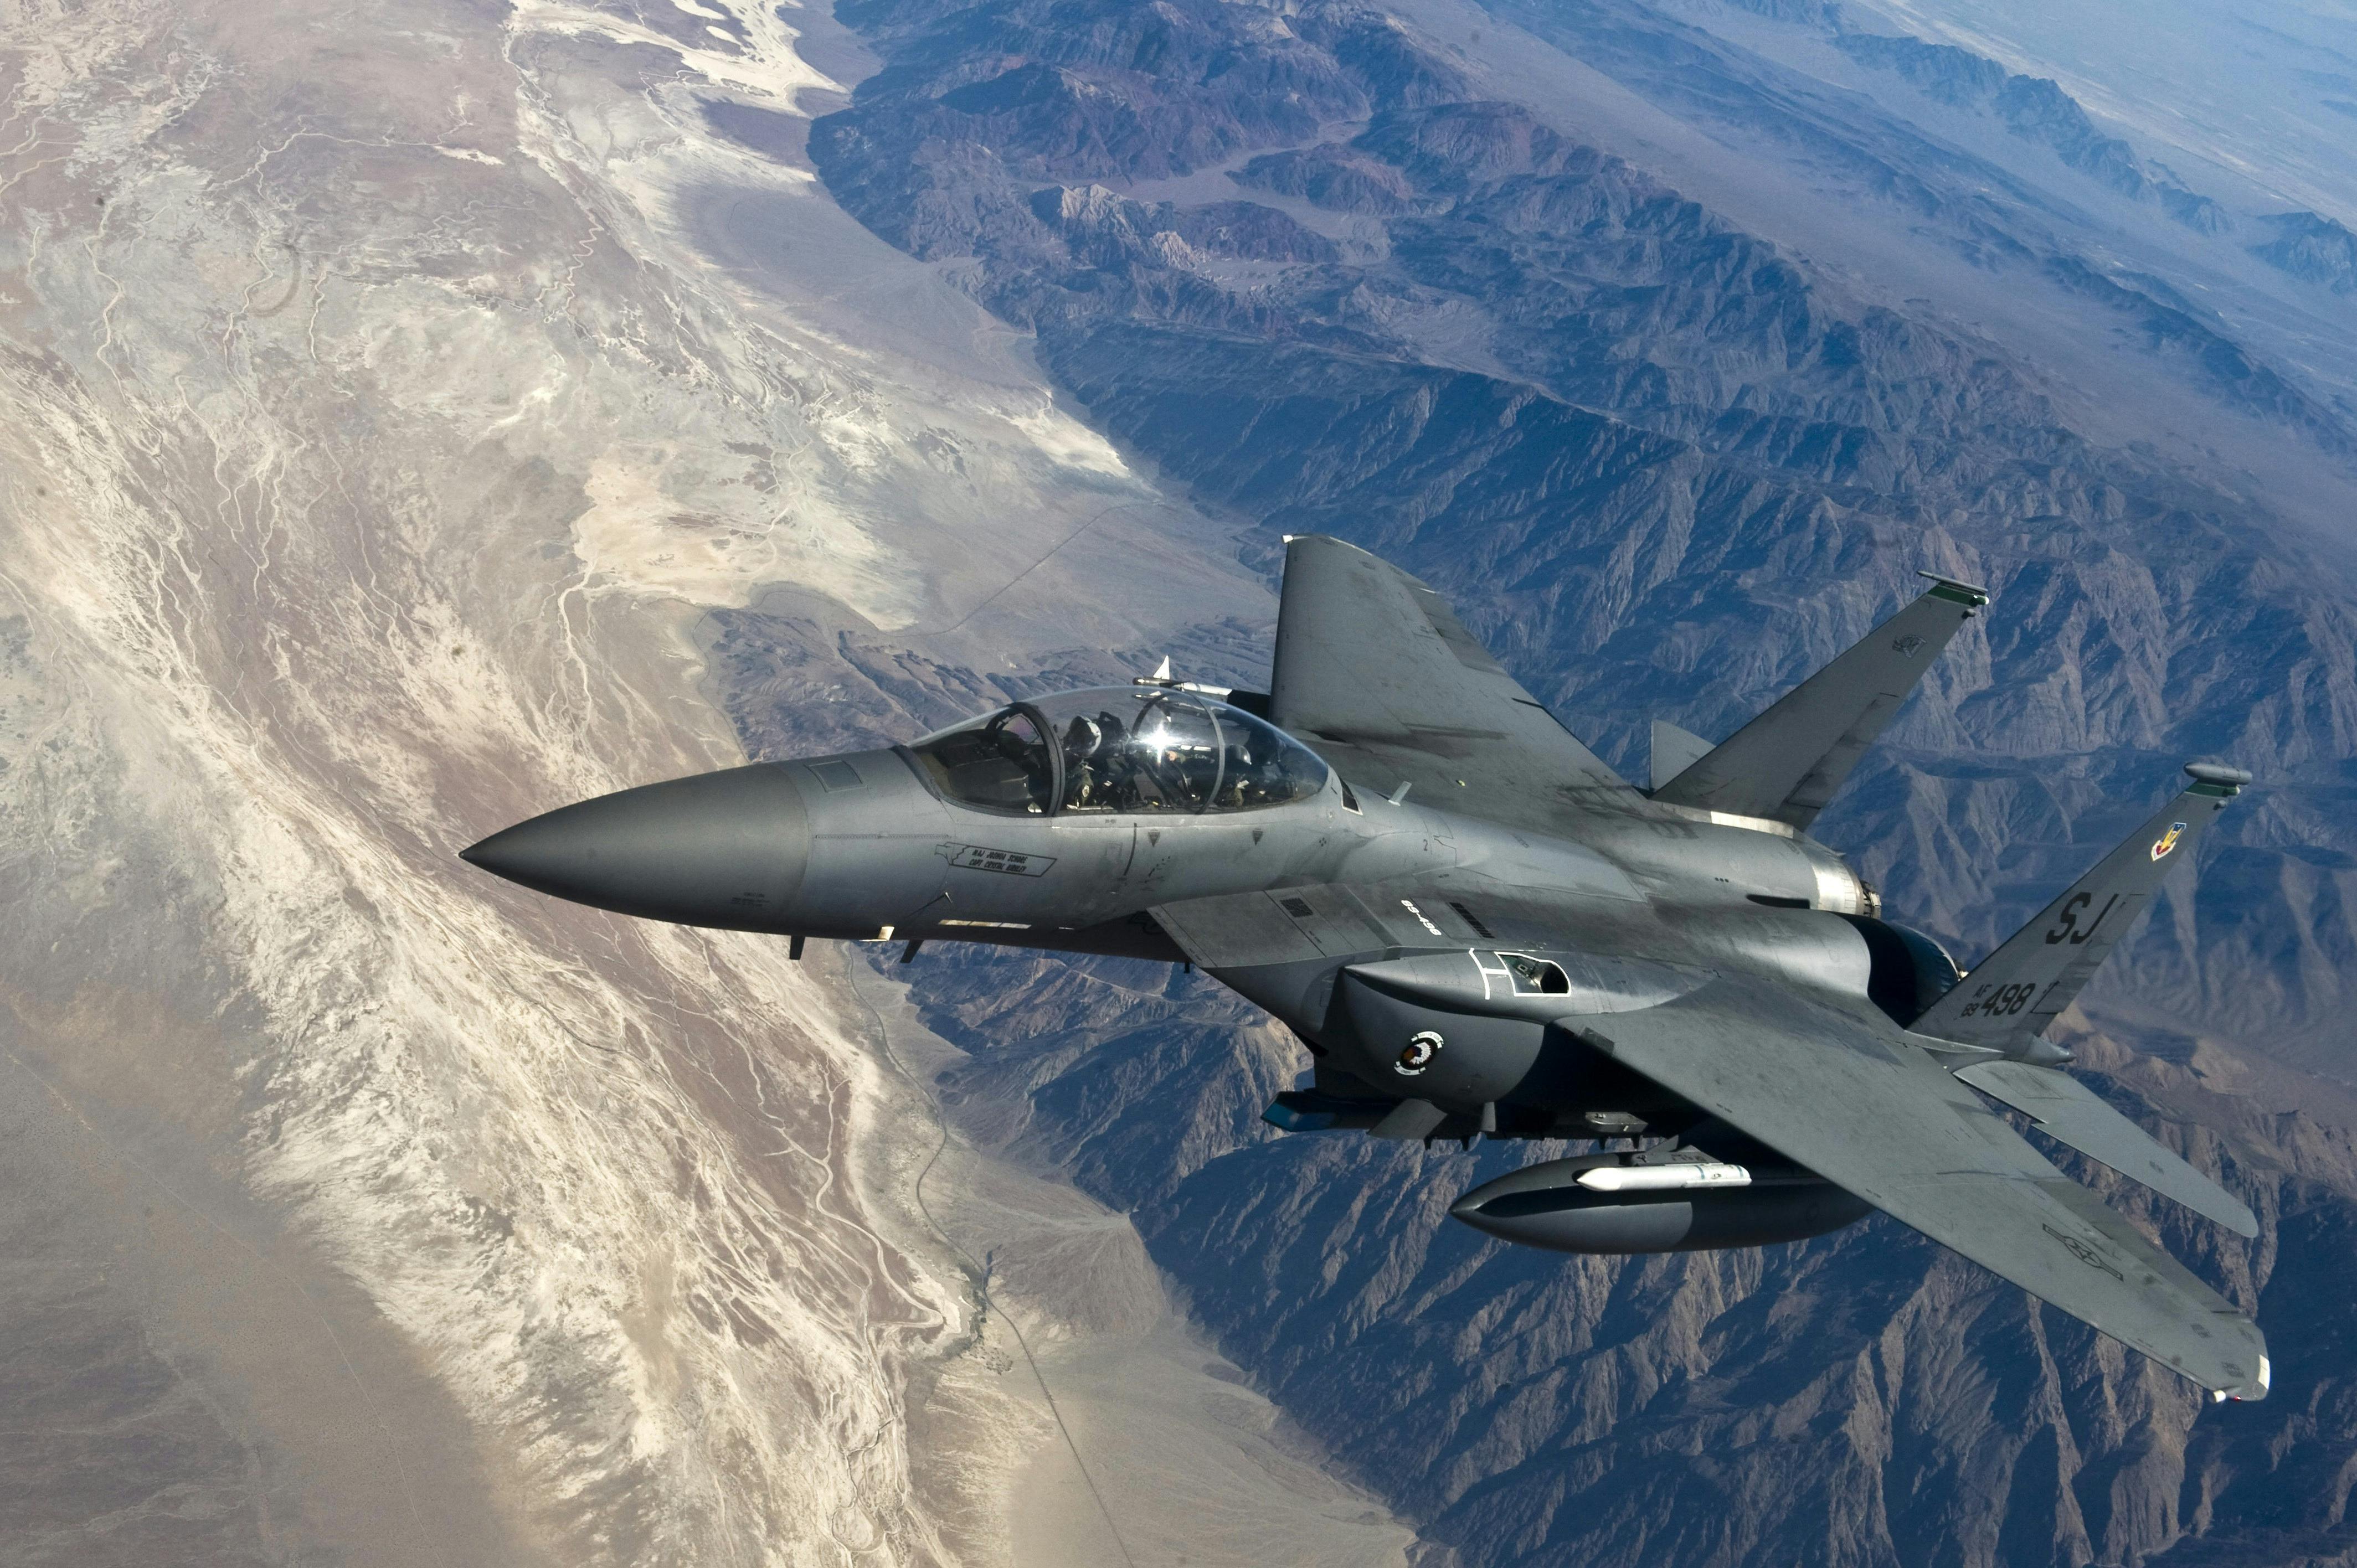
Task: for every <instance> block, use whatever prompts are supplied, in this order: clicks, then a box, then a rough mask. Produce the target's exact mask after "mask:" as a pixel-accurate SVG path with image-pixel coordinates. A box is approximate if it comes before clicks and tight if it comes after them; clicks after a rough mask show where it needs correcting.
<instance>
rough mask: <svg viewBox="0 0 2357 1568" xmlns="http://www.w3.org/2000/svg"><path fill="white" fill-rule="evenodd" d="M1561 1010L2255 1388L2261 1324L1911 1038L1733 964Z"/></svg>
mask: <svg viewBox="0 0 2357 1568" xmlns="http://www.w3.org/2000/svg"><path fill="white" fill-rule="evenodd" d="M1566 1022H1567V1023H1574V1024H1577V1025H1579V1026H1581V1027H1582V1028H1583V1029H1584V1030H1585V1032H1586V1034H1587V1038H1588V1039H1589V1040H1590V1041H1591V1042H1592V1043H1593V1044H1594V1045H1596V1047H1598V1049H1600V1050H1602V1051H1604V1052H1605V1053H1607V1054H1608V1055H1609V1056H1611V1057H1613V1058H1615V1059H1616V1060H1618V1061H1620V1062H1621V1063H1622V1064H1624V1065H1625V1066H1627V1067H1629V1068H1631V1069H1634V1070H1636V1071H1637V1072H1640V1073H1641V1074H1643V1075H1644V1076H1645V1077H1647V1078H1650V1079H1653V1080H1654V1081H1655V1082H1657V1083H1660V1084H1662V1085H1663V1087H1665V1088H1667V1089H1670V1090H1674V1091H1675V1092H1676V1093H1678V1094H1680V1095H1682V1096H1684V1098H1685V1099H1687V1100H1689V1101H1693V1102H1694V1103H1695V1104H1696V1105H1698V1106H1700V1107H1702V1108H1703V1109H1704V1110H1706V1111H1707V1112H1711V1113H1712V1114H1713V1115H1715V1116H1717V1117H1719V1118H1720V1119H1721V1120H1723V1121H1725V1122H1728V1123H1729V1124H1731V1125H1733V1126H1735V1127H1737V1128H1738V1129H1739V1130H1741V1131H1742V1132H1744V1133H1749V1135H1750V1136H1752V1137H1754V1138H1757V1139H1758V1140H1759V1141H1760V1142H1761V1143H1763V1144H1767V1145H1768V1146H1769V1147H1770V1148H1771V1149H1774V1150H1775V1151H1776V1152H1777V1153H1779V1154H1781V1155H1785V1156H1786V1157H1787V1158H1789V1159H1792V1160H1793V1161H1795V1162H1797V1163H1799V1164H1800V1165H1805V1166H1807V1167H1808V1168H1809V1169H1811V1170H1813V1171H1815V1172H1817V1173H1818V1174H1819V1175H1820V1176H1824V1178H1825V1179H1826V1180H1828V1181H1831V1182H1833V1183H1834V1184H1835V1186H1837V1187H1844V1188H1846V1189H1847V1190H1848V1191H1850V1192H1854V1193H1856V1194H1857V1196H1858V1197H1863V1198H1865V1199H1866V1200H1867V1202H1868V1203H1871V1204H1873V1205H1874V1206H1875V1207H1876V1208H1879V1209H1881V1210H1882V1211H1883V1212H1885V1213H1887V1214H1889V1215H1890V1216H1891V1217H1892V1218H1893V1219H1898V1220H1900V1221H1901V1222H1902V1223H1904V1224H1906V1225H1909V1226H1911V1227H1912V1228H1914V1229H1915V1230H1920V1231H1921V1232H1922V1233H1923V1234H1924V1235H1926V1236H1929V1237H1930V1238H1932V1240H1935V1241H1938V1242H1940V1243H1941V1244H1942V1245H1943V1246H1946V1247H1950V1248H1953V1250H1954V1251H1958V1252H1961V1253H1963V1254H1964V1256H1965V1257H1967V1258H1970V1259H1971V1260H1972V1261H1973V1262H1976V1263H1978V1264H1980V1265H1981V1266H1982V1267H1983V1268H1986V1269H1987V1270H1989V1271H1990V1272H1991V1273H1996V1274H1998V1275H2000V1276H2002V1277H2003V1278H2005V1279H2007V1280H2009V1281H2011V1282H2012V1283H2015V1284H2017V1285H2019V1286H2020V1287H2021V1288H2022V1289H2024V1290H2026V1291H2029V1293H2030V1294H2033V1295H2035V1296H2037V1297H2038V1298H2039V1299H2040V1300H2041V1301H2045V1302H2048V1303H2050V1304H2051V1305H2054V1306H2056V1307H2059V1308H2061V1310H2062V1311H2064V1312H2067V1313H2069V1314H2070V1315H2071V1316H2073V1317H2076V1318H2078V1319H2079V1320H2081V1321H2082V1322H2083V1323H2086V1324H2089V1325H2091V1326H2093V1327H2095V1328H2097V1329H2099V1330H2101V1331H2102V1332H2103V1333H2105V1334H2108V1335H2110V1336H2111V1337H2114V1338H2115V1339H2118V1340H2119V1341H2121V1342H2122V1343H2123V1344H2126V1345H2127V1346H2128V1347H2129V1348H2132V1349H2136V1350H2139V1351H2141V1352H2143V1353H2144V1354H2145V1355H2147V1356H2150V1357H2152V1358H2154V1359H2157V1360H2158V1361H2160V1362H2162V1363H2164V1364H2165V1365H2168V1366H2170V1367H2173V1368H2175V1369H2177V1370H2178V1371H2179V1372H2182V1373H2183V1374H2184V1375H2185V1376H2187V1377H2189V1378H2190V1379H2192V1380H2194V1381H2196V1382H2198V1383H2200V1384H2201V1385H2202V1386H2203V1387H2204V1388H2207V1389H2211V1390H2212V1391H2217V1392H2218V1393H2221V1394H2225V1395H2232V1396H2233V1397H2235V1398H2239V1399H2259V1398H2263V1397H2264V1396H2265V1394H2266V1383H2267V1360H2266V1340H2265V1339H2264V1338H2263V1337H2261V1336H2260V1333H2259V1330H2258V1326H2257V1325H2255V1324H2254V1323H2253V1322H2252V1321H2251V1320H2250V1318H2248V1317H2247V1316H2244V1314H2243V1313H2242V1312H2240V1311H2238V1310H2237V1309H2236V1308H2235V1307H2234V1306H2233V1305H2232V1304H2231V1303H2229V1302H2227V1301H2226V1300H2225V1299H2224V1298H2223V1297H2222V1296H2220V1295H2219V1294H2217V1293H2216V1292H2215V1291H2213V1290H2212V1289H2211V1288H2210V1287H2209V1286H2208V1285H2206V1284H2203V1283H2201V1281H2200V1280H2199V1279H2196V1278H2195V1277H2194V1276H2193V1274H2192V1273H2190V1271H2188V1270H2187V1269H2186V1268H2185V1267H2184V1266H2183V1265H2182V1264H2180V1263H2179V1262H2177V1261H2176V1260H2175V1259H2174V1258H2171V1257H2169V1255H2168V1254H2167V1253H2165V1252H2163V1251H2160V1250H2159V1249H2158V1248H2157V1247H2155V1246H2154V1245H2153V1244H2152V1243H2151V1242H2149V1241H2147V1240H2145V1239H2144V1238H2143V1236H2141V1235H2139V1234H2138V1233H2137V1232H2136V1230H2135V1228H2134V1227H2132V1226H2131V1225H2129V1223H2128V1222H2127V1220H2126V1219H2125V1218H2123V1217H2122V1216H2121V1215H2119V1214H2117V1213H2115V1212H2114V1211H2113V1210H2112V1209H2111V1208H2108V1207H2106V1206H2105V1205H2104V1202H2103V1201H2102V1200H2101V1199H2100V1198H2098V1197H2096V1196H2095V1195H2094V1194H2093V1193H2092V1192H2090V1191H2088V1190H2087V1189H2086V1188H2085V1187H2081V1186H2079V1185H2078V1184H2077V1183H2076V1182H2073V1181H2072V1180H2071V1179H2070V1178H2069V1177H2067V1176H2064V1175H2063V1174H2062V1173H2061V1171H2059V1170H2057V1169H2055V1167H2054V1166H2053V1165H2050V1163H2048V1161H2047V1160H2046V1159H2045V1158H2044V1157H2043V1156H2042V1155H2040V1154H2039V1153H2038V1151H2037V1150H2035V1149H2033V1148H2031V1147H2030V1146H2029V1143H2028V1142H2027V1141H2026V1140H2024V1139H2023V1138H2022V1137H2021V1135H2020V1134H2019V1133H2016V1132H2015V1131H2014V1130H2013V1129H2012V1127H2011V1126H2009V1125H2008V1124H2007V1123H2006V1122H2005V1121H2004V1120H2003V1119H2002V1118H2000V1117H1999V1116H1997V1115H1996V1113H1995V1112H1992V1111H1990V1110H1989V1109H1988V1107H1987V1106H1986V1105H1985V1104H1984V1103H1983V1102H1982V1101H1980V1099H1979V1098H1978V1097H1977V1096H1975V1094H1974V1093H1973V1092H1972V1090H1969V1089H1967V1088H1965V1087H1964V1085H1963V1084H1960V1083H1958V1082H1957V1081H1956V1079H1954V1078H1953V1077H1952V1076H1951V1075H1950V1074H1949V1073H1948V1071H1947V1070H1946V1069H1943V1068H1942V1067H1941V1066H1940V1065H1939V1064H1938V1063H1937V1062H1935V1061H1934V1060H1932V1058H1931V1057H1930V1056H1929V1055H1928V1054H1927V1053H1925V1052H1924V1051H1922V1050H1921V1048H1920V1047H1915V1046H1912V1045H1910V1044H1908V1043H1907V1042H1906V1041H1904V1040H1902V1039H1900V1038H1898V1037H1896V1036H1887V1035H1884V1034H1882V1033H1880V1032H1879V1031H1878V1030H1877V1029H1875V1028H1874V1027H1873V1026H1869V1025H1868V1024H1867V1023H1865V1022H1862V1021H1860V1020H1858V1019H1856V1018H1853V1017H1851V1016H1849V1015H1846V1014H1843V1013H1837V1012H1835V1011H1834V1010H1833V1009H1831V1008H1828V1007H1824V1006H1821V1005H1819V1004H1815V1003H1813V1002H1811V1001H1808V1000H1806V999H1804V998H1803V997H1800V996H1798V995H1795V994H1793V993H1789V992H1785V991H1782V990H1781V989H1778V988H1774V987H1770V986H1768V985H1765V984H1761V983H1756V982H1750V981H1743V980H1734V979H1727V978H1722V979H1720V980H1717V981H1715V982H1713V983H1711V984H1710V985H1708V986H1706V987H1705V988H1704V989H1702V990H1700V991H1697V992H1695V993H1693V994H1692V995H1690V996H1686V997H1684V998H1681V999H1680V1000H1678V1001H1675V1002H1671V1003H1666V1004H1663V1005H1662V1006H1659V1007H1654V1008H1650V1009H1647V1010H1646V1011H1643V1012H1640V1013H1628V1014H1622V1015H1616V1016H1614V1017H1611V1018H1609V1019H1607V1020H1603V1021H1601V1022H1600V1024H1598V1022H1597V1021H1595V1020H1584V1021H1583V1020H1567V1021H1566ZM1589 1025H1596V1026H1594V1027H1589Z"/></svg>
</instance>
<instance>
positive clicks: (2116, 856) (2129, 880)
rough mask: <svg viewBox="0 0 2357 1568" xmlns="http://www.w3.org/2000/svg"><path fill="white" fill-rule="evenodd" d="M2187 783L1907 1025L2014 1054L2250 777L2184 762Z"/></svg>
mask: <svg viewBox="0 0 2357 1568" xmlns="http://www.w3.org/2000/svg"><path fill="white" fill-rule="evenodd" d="M2185 771H2186V773H2187V774H2188V775H2189V776H2190V777H2191V779H2192V780H2193V782H2192V783H2190V784H2189V785H2187V786H2186V787H2185V789H2184V791H2183V792H2182V793H2180V794H2179V796H2178V797H2177V799H2175V800H2171V801H2170V802H2169V804H2168V805H2166V806H2163V807H2162V808H2161V809H2160V810H2159V811H2158V812H2156V813H2155V814H2154V815H2153V817H2152V819H2151V820H2150V821H2149V822H2146V823H2145V824H2144V826H2142V827H2140V828H2138V829H2137V830H2136V832H2133V833H2130V834H2129V835H2128V836H2127V839H2126V842H2125V843H2122V844H2121V845H2120V846H2119V847H2118V848H2117V849H2115V850H2114V851H2112V853H2111V854H2107V855H2105V856H2104V858H2103V860H2102V861H2101V862H2100V863H2099V864H2098V865H2096V866H2095V868H2094V869H2093V871H2090V872H2089V873H2087V875H2084V876H2082V877H2081V878H2079V880H2078V881H2076V882H2074V883H2072V885H2071V886H2068V887H2066V888H2064V889H2063V890H2062V891H2061V893H2059V894H2057V895H2056V896H2055V897H2054V901H2053V902H2052V903H2050V904H2049V905H2047V906H2046V908H2043V909H2041V910H2040V911H2039V915H2038V918H2036V919H2034V920H2032V921H2030V922H2029V924H2028V925H2026V926H2024V927H2022V928H2021V929H2019V930H2018V931H2016V932H2015V933H2014V934H2013V935H2012V936H2011V937H2010V938H2008V939H2007V941H2006V943H2005V945H2004V946H2003V947H2000V948H1998V949H1997V950H1996V951H1995V952H1993V953H1991V954H1989V956H1988V957H1987V958H1986V959H1984V960H1982V961H1981V963H1980V966H1979V967H1978V968H1976V969H1975V970H1974V971H1973V972H1971V973H1970V974H1969V975H1968V976H1967V977H1966V978H1965V980H1964V983H1962V984H1960V985H1958V986H1957V987H1956V988H1955V989H1954V990H1953V991H1951V992H1949V993H1947V994H1946V995H1945V996H1943V997H1941V998H1940V1000H1938V1001H1937V1002H1934V1003H1933V1004H1932V1005H1931V1006H1930V1007H1929V1008H1927V1009H1926V1010H1925V1011H1924V1014H1923V1015H1922V1016H1921V1017H1920V1018H1918V1019H1916V1020H1915V1022H1914V1023H1913V1024H1912V1025H1911V1026H1910V1028H1911V1029H1912V1030H1913V1031H1914V1032H1915V1033H1916V1034H1919V1035H1930V1036H1934V1037H1935V1038H1938V1039H1943V1040H1955V1041H1958V1042H1960V1043H1962V1044H1964V1045H1968V1046H1986V1047H1991V1048H1993V1049H1996V1050H2000V1051H2003V1052H2005V1053H2006V1054H2007V1055H2008V1056H2010V1055H2016V1054H2018V1053H2020V1052H2021V1051H2023V1050H2024V1048H2025V1047H2028V1046H2029V1042H2030V1041H2031V1039H2032V1038H2034V1037H2035V1036H2038V1035H2040V1034H2041V1033H2043V1032H2044V1031H2045V1028H2046V1026H2048V1025H2049V1024H2050V1023H2052V1022H2053V1021H2054V1015H2056V1014H2058V1013H2060V1012H2061V1011H2062V1009H2064V1008H2065V1007H2068V1006H2069V1005H2071V1003H2072V1000H2073V999H2074V998H2076V997H2077V996H2078V994H2079V993H2080V992H2081V991H2082V990H2083V989H2085V987H2086V984H2087V982H2088V981H2090V980H2092V979H2093V978H2094V974H2095V971H2096V970H2097V969H2099V968H2101V967H2102V966H2103V962H2104V960H2105V959H2106V958H2109V957H2110V956H2111V952H2112V949H2113V948H2114V947H2115V946H2117V945H2118V943H2119V940H2120V939H2121V938H2122V937H2124V936H2126V935H2127V932H2128V928H2130V927H2131V926H2133V925H2135V924H2136V917H2137V916H2138V915H2140V914H2142V913H2143V912H2144V907H2145V903H2146V901H2147V899H2149V898H2150V897H2152V895H2153V891H2154V889H2156V888H2158V886H2160V879H2161V878H2162V877H2164V876H2166V875H2169V873H2170V872H2171V871H2173V870H2175V869H2176V868H2177V867H2178V866H2179V865H2181V864H2183V863H2184V862H2186V861H2189V860H2190V859H2192V858H2193V857H2192V855H2191V854H2189V853H2188V852H2189V851H2190V850H2191V849H2192V847H2193V845H2194V843H2196V842H2197V841H2198V840H2199V839H2200V838H2201V834H2202V832H2203V830H2204V829H2206V828H2208V827H2209V825H2210V822H2211V820H2212V818H2214V817H2216V816H2217V814H2218V813H2219V812H2221V811H2224V810H2225V809H2226V802H2227V801H2229V800H2233V798H2234V797H2235V795H2236V794H2238V793H2239V792H2240V791H2241V789H2242V788H2243V786H2244V785H2245V784H2248V783H2249V782H2250V781H2251V776H2250V775H2249V774H2247V773H2244V772H2243V771H2242V770H2241V769H2239V768H2221V767H2218V766H2216V765H2215V764H2212V763H2206V762H2195V763H2190V764H2188V765H2187V767H2186V769H2185Z"/></svg>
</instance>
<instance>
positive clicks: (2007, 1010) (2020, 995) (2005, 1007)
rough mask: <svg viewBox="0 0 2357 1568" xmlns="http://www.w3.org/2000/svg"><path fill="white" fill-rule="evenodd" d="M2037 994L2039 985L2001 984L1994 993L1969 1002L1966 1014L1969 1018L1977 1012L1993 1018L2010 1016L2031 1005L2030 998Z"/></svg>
mask: <svg viewBox="0 0 2357 1568" xmlns="http://www.w3.org/2000/svg"><path fill="white" fill-rule="evenodd" d="M2037 994H2038V987H2037V986H2035V985H2031V984H2028V983H2024V984H2020V985H2003V986H1999V987H1998V988H1997V990H1996V993H1995V994H1994V995H1990V996H1986V997H1983V998H1982V999H1981V1000H1979V1001H1977V1002H1974V1003H1970V1004H1967V1005H1966V1006H1965V1008H1964V1016H1965V1017H1967V1018H1969V1017H1971V1016H1973V1015H1975V1014H1976V1013H1977V1014H1981V1015H1985V1016H1986V1017H1991V1018H2010V1017H2012V1016H2013V1015H2015V1014H2016V1013H2018V1012H2020V1011H2021V1010H2022V1009H2023V1008H2024V1007H2027V1006H2029V999H2030V998H2031V997H2033V996H2035V995H2037Z"/></svg>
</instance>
